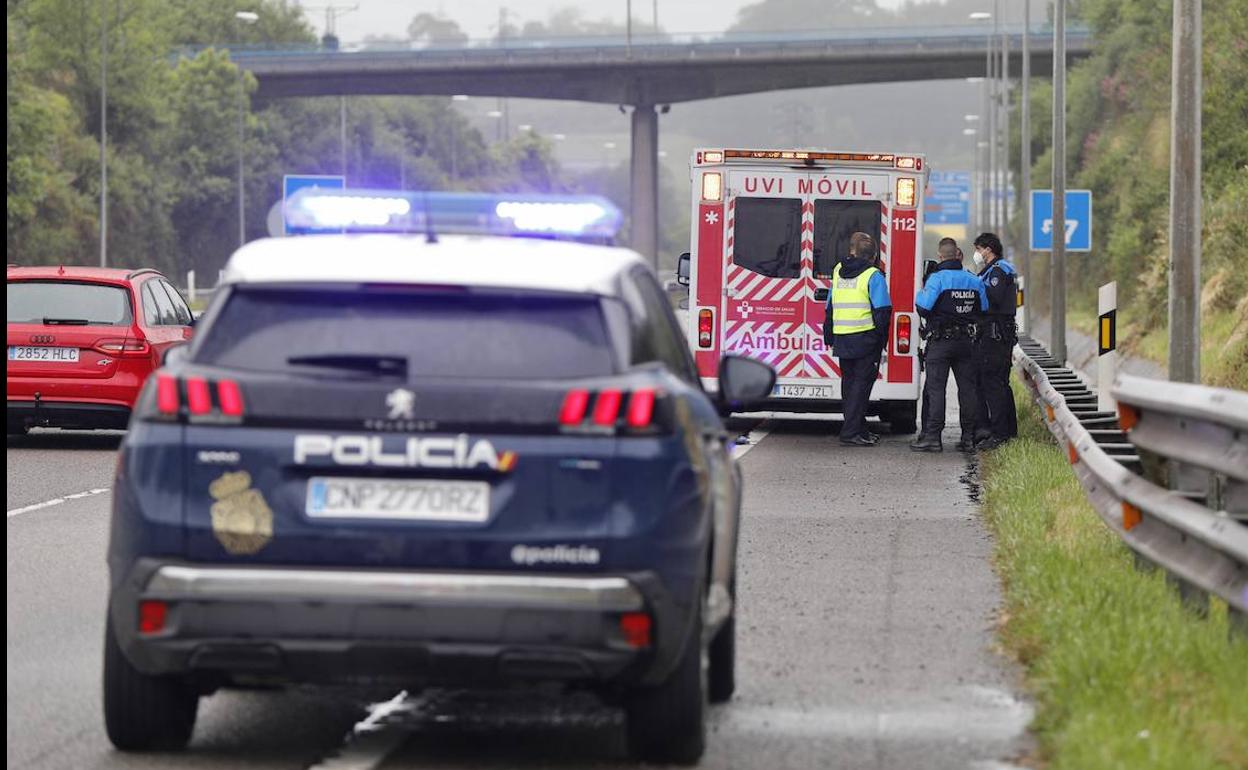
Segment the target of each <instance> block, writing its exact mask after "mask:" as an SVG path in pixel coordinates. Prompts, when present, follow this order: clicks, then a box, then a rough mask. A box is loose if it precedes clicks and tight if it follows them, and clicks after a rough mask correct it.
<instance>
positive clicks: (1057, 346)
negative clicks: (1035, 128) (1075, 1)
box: [1049, 0, 1066, 364]
mask: <svg viewBox="0 0 1248 770" xmlns="http://www.w3.org/2000/svg"><path fill="white" fill-rule="evenodd" d="M1052 235H1053V250H1052V252H1050V253H1051V254H1052V264H1051V266H1050V268H1049V297H1050V300H1049V304H1050V308H1049V315H1050V319H1051V323H1050V330H1049V335H1050V337H1051V338H1052V339H1051V340H1050V342H1051V346H1052V350H1050V351H1049V352H1050V353H1052V354H1053V357H1054V358H1055V359H1057V362H1058V363H1059V364H1065V363H1066V0H1054V3H1053V226H1052Z"/></svg>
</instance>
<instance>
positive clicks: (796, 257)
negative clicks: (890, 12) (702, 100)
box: [679, 149, 927, 433]
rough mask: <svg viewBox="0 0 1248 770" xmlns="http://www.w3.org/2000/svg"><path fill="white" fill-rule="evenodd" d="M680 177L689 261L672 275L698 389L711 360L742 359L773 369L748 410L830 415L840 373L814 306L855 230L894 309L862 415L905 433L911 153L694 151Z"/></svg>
mask: <svg viewBox="0 0 1248 770" xmlns="http://www.w3.org/2000/svg"><path fill="white" fill-rule="evenodd" d="M690 169H691V181H692V187H693V213H692V217H693V218H692V227H691V233H690V256H689V263H688V266H687V267H686V265H684V264H682V265H681V266H680V268H679V270H680V272H681V273H682V276H683V275H684V274H685V270H687V271H688V272H687V276H688V282H689V321H688V333H689V343H690V345H691V346H692V348H693V351H694V358H695V359H696V360H697V364H698V373H699V374H700V375H701V377H702V381H703V383H704V384H705V385H706V386H707V387H708V388H709V389H716V388H718V381H717V379H716V372H717V367H718V365H719V359H720V356H722V355H723V354H725V353H736V354H740V355H747V356H751V357H753V358H757V359H759V360H762V361H766V362H767V363H769V364H771V366H772V367H774V368H775V370H776V372H777V374H778V375H779V377H778V379H777V381H776V387H775V390H774V391H773V393H772V397H771V398H770V399H769V400H768V401H767V402H766V404H765V405H763V406H762V407H761V408H762V409H764V410H770V411H791V412H838V411H840V409H841V401H840V399H841V372H840V368H839V366H838V363H839V362H838V361H837V359H836V357H835V356H834V355H833V354H832V352H831V351H829V350H828V349H827V346H825V345H824V343H823V320H824V312H825V310H824V309H825V306H826V304H827V296H828V291H829V289H830V286H831V277H832V269H833V268H834V267H835V266H836V263H837V260H838V259H840V258H842V257H843V256H845V255H846V254H848V251H849V248H848V244H849V238H850V236H851V235H852V234H853V233H855V232H865V233H867V234H869V235H871V236H872V237H873V238H875V239H876V243H878V244H879V252H880V258H881V259H882V261H883V267H884V272H885V274H886V275H887V277H888V288H889V293H890V295H891V297H892V300H893V311H894V315H893V324H892V333H891V334H890V338H889V341H888V348H887V350H886V352H885V359H884V362H883V365H882V366H881V367H880V376H879V379H878V380H877V382H876V384H875V387H874V389H873V390H872V391H871V405H870V408H869V413H870V414H875V415H879V416H880V417H881V419H883V420H884V421H885V422H887V423H889V424H890V428H891V429H892V431H893V432H895V433H913V432H914V430H915V420H916V416H917V406H918V401H919V392H920V390H919V361H918V355H917V354H918V329H919V323H918V317H917V315H916V314H915V311H914V298H915V295H916V294H917V293H918V290H919V288H920V285H919V284H920V281H921V276H922V270H921V267H920V262H921V255H920V253H919V245H920V244H921V243H922V240H921V235H922V232H923V190H924V188H925V187H926V186H927V185H926V183H927V164H926V162H925V160H924V158H923V156H922V155H914V154H900V153H860V152H824V151H816V150H748V149H739V150H732V149H702V150H697V151H695V152H694V154H693V157H692V160H691V166H690ZM683 261H684V257H683V256H682V263H683ZM681 280H682V282H684V278H683V277H682V278H681Z"/></svg>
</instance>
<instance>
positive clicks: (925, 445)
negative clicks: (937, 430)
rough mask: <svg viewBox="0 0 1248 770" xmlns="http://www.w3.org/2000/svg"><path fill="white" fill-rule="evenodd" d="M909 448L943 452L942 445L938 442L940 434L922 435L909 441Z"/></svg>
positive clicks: (917, 450)
mask: <svg viewBox="0 0 1248 770" xmlns="http://www.w3.org/2000/svg"><path fill="white" fill-rule="evenodd" d="M910 448H911V449H912V450H914V451H915V452H943V451H945V448H944V446H943V445H942V444H941V443H940V436H923V435H920V436H919V437H918V438H917V439H915V440H914V441H911V442H910Z"/></svg>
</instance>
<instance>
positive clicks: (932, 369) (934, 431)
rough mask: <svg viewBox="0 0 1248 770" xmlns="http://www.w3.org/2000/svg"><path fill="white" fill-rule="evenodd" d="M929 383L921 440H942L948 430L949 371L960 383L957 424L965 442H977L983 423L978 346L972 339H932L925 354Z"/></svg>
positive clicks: (925, 393)
mask: <svg viewBox="0 0 1248 770" xmlns="http://www.w3.org/2000/svg"><path fill="white" fill-rule="evenodd" d="M924 361H925V364H924V367H925V369H926V372H927V379H926V380H925V381H924V383H923V422H922V427H921V428H920V429H919V434H920V435H921V436H926V437H931V438H935V439H939V438H940V434H941V433H942V432H943V431H944V429H945V391H946V388H947V386H948V384H949V370H950V369H952V370H953V378H954V380H955V381H956V382H957V383H958V411H959V414H958V422H959V423H960V424H961V427H962V438H963V440H966V441H974V440H975V428H976V426H977V425H978V424H979V422H980V411H979V385H978V380H977V377H976V373H975V368H976V367H975V343H974V342H972V341H971V338H970V336H969V335H965V334H964V335H961V336H955V337H952V338H947V339H945V338H941V337H940V336H939V335H933V336H932V337H931V338H930V339H929V340H928V341H927V348H926V350H925V352H924Z"/></svg>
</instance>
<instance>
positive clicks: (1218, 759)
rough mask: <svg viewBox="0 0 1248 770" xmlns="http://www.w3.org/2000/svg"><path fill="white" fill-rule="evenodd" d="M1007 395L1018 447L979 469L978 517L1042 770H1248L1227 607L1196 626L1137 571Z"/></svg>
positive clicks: (1024, 411)
mask: <svg viewBox="0 0 1248 770" xmlns="http://www.w3.org/2000/svg"><path fill="white" fill-rule="evenodd" d="M1015 392H1016V394H1018V399H1017V400H1018V412H1019V428H1020V432H1021V434H1022V435H1021V437H1020V438H1019V439H1018V440H1017V441H1014V442H1011V443H1010V444H1008V445H1006V446H1005V447H1003V448H1002V449H999V450H997V451H995V452H993V453H992V454H991V455H989V456H987V457H986V458H985V459H984V461H983V463H984V465H983V474H984V511H985V515H986V516H987V518H988V523H989V526H990V527H991V528H992V530H993V533H994V535H995V541H996V547H995V558H996V563H997V567H998V570H999V571H1000V573H1001V575H1002V578H1003V580H1004V583H1005V589H1006V610H1007V621H1006V623H1005V625H1004V628H1003V636H1004V639H1005V642H1006V645H1007V648H1008V649H1009V651H1010V652H1011V653H1012V654H1013V655H1014V656H1016V657H1017V658H1018V659H1019V660H1020V661H1021V662H1022V664H1023V665H1024V666H1025V667H1026V669H1027V685H1028V689H1029V690H1030V691H1031V692H1032V695H1033V696H1034V697H1035V699H1036V702H1037V710H1036V718H1035V721H1034V722H1033V724H1032V729H1033V730H1034V731H1035V733H1036V734H1037V736H1038V738H1039V742H1040V751H1041V754H1042V755H1043V756H1042V757H1041V760H1042V762H1043V764H1044V766H1047V767H1052V768H1054V769H1055V770H1060V769H1061V768H1080V769H1082V768H1093V767H1095V768H1107V769H1108V768H1124V769H1125V768H1140V767H1149V768H1174V769H1175V770H1179V768H1182V769H1183V770H1198V769H1201V768H1210V769H1213V768H1226V769H1227V770H1229V769H1230V768H1242V767H1245V766H1248V733H1245V732H1244V730H1243V726H1244V725H1245V724H1248V697H1245V693H1248V642H1246V641H1245V640H1244V639H1243V638H1242V637H1240V638H1233V637H1230V635H1229V633H1228V624H1227V614H1226V605H1225V604H1223V603H1222V602H1215V607H1214V610H1213V612H1212V613H1211V616H1210V617H1209V619H1207V620H1206V619H1201V618H1199V617H1197V616H1195V615H1194V614H1192V613H1191V612H1190V611H1189V610H1188V609H1186V608H1185V607H1184V606H1183V605H1182V603H1181V602H1180V601H1179V599H1178V597H1177V595H1176V594H1175V592H1174V590H1173V589H1172V588H1171V587H1170V586H1169V585H1168V584H1167V583H1166V581H1165V579H1164V577H1163V575H1162V574H1161V573H1160V571H1158V572H1153V573H1146V572H1141V571H1139V570H1137V569H1136V568H1135V566H1134V564H1133V561H1132V557H1131V555H1130V552H1129V551H1128V550H1127V549H1126V548H1125V547H1124V546H1123V545H1122V543H1121V542H1120V541H1119V539H1118V538H1117V536H1116V535H1115V534H1114V533H1113V532H1112V531H1111V530H1110V529H1109V528H1108V527H1107V526H1106V525H1105V524H1104V522H1103V521H1102V520H1101V519H1100V518H1099V516H1098V515H1097V514H1096V512H1095V511H1094V510H1093V509H1092V508H1091V506H1089V505H1088V503H1087V502H1086V497H1085V495H1084V493H1083V490H1082V488H1081V487H1080V486H1079V483H1078V481H1077V480H1076V479H1075V477H1074V475H1073V474H1072V473H1071V471H1070V466H1069V464H1068V463H1067V461H1066V458H1065V456H1064V453H1063V452H1062V450H1061V449H1059V448H1058V447H1055V446H1054V445H1053V442H1052V440H1051V439H1050V438H1049V437H1048V433H1047V431H1046V430H1045V428H1044V427H1043V425H1042V424H1041V422H1040V419H1039V416H1038V410H1037V409H1036V407H1035V405H1034V404H1032V403H1030V402H1029V401H1028V400H1027V398H1026V396H1025V391H1024V389H1023V388H1022V387H1021V386H1019V385H1018V384H1017V383H1016V384H1015ZM1028 764H1030V763H1028Z"/></svg>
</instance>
